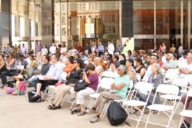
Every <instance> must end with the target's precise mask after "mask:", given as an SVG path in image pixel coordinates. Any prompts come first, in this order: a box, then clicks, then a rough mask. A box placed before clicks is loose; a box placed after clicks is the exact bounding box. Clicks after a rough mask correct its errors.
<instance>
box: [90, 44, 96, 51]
mask: <svg viewBox="0 0 192 128" xmlns="http://www.w3.org/2000/svg"><path fill="white" fill-rule="evenodd" d="M95 50H96V45H95V43H92V46H91V53H93V52H95Z"/></svg>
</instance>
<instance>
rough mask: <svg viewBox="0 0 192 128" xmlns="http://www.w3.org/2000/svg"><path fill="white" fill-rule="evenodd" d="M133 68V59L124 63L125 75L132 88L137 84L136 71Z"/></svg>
mask: <svg viewBox="0 0 192 128" xmlns="http://www.w3.org/2000/svg"><path fill="white" fill-rule="evenodd" d="M133 66H134V61H133V59H127V61H126V67H127V75H128V76H129V79H130V80H131V81H132V82H133V86H134V85H135V84H136V83H137V79H136V71H135V69H134V67H133Z"/></svg>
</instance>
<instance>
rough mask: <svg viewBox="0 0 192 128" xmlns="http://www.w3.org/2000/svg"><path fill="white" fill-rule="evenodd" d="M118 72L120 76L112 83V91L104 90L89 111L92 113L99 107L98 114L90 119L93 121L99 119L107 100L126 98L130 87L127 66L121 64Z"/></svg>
mask: <svg viewBox="0 0 192 128" xmlns="http://www.w3.org/2000/svg"><path fill="white" fill-rule="evenodd" d="M117 72H118V74H119V76H118V77H116V78H115V81H114V83H113V84H112V85H111V90H112V91H111V92H102V93H101V94H100V96H99V97H98V99H97V100H96V102H95V105H94V107H93V108H91V109H89V110H88V111H87V112H88V113H91V112H93V111H95V110H96V109H97V115H96V116H95V117H93V118H92V119H91V120H90V122H91V123H95V122H98V121H99V119H100V118H99V117H100V114H101V112H102V110H103V107H104V105H105V103H106V102H107V101H109V100H110V99H113V100H120V99H125V98H126V94H127V89H128V88H129V84H130V80H129V77H128V76H127V68H126V66H124V65H120V66H119V68H118V70H117Z"/></svg>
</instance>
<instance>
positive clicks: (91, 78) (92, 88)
mask: <svg viewBox="0 0 192 128" xmlns="http://www.w3.org/2000/svg"><path fill="white" fill-rule="evenodd" d="M86 69H87V70H88V71H87V72H88V76H87V74H86V72H82V73H83V80H84V81H85V82H86V83H88V84H89V85H88V86H87V88H86V89H84V90H81V91H79V92H75V91H74V88H72V89H71V90H70V93H71V94H72V96H73V97H75V96H76V99H77V100H76V104H77V105H79V104H80V107H81V112H80V113H79V114H78V116H83V115H85V106H84V97H85V96H88V95H90V94H93V93H95V92H96V90H97V86H98V81H99V79H98V74H97V73H96V72H95V66H94V65H93V64H88V65H87V66H86Z"/></svg>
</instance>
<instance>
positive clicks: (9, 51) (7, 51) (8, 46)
mask: <svg viewBox="0 0 192 128" xmlns="http://www.w3.org/2000/svg"><path fill="white" fill-rule="evenodd" d="M12 52H13V49H12V48H11V46H10V44H7V48H6V52H5V53H6V54H7V55H9V54H10V53H12Z"/></svg>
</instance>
